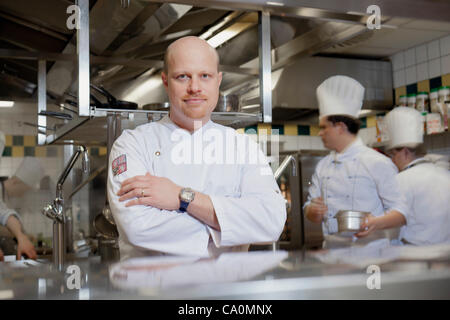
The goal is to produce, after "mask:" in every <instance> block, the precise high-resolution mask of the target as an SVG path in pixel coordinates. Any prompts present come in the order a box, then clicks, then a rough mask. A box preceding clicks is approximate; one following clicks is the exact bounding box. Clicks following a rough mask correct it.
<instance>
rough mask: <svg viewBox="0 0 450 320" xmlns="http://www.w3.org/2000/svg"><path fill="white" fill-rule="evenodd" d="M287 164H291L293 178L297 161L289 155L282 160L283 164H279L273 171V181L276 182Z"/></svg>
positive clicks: (295, 173)
mask: <svg viewBox="0 0 450 320" xmlns="http://www.w3.org/2000/svg"><path fill="white" fill-rule="evenodd" d="M289 162H291V163H292V175H293V176H294V177H295V176H296V175H297V160H295V157H294V156H293V155H289V156H287V157H286V158H285V159H284V160H283V162H282V163H281V164H280V166H279V167H278V168H277V170H275V173H274V174H273V175H274V177H275V180H277V179H278V178H279V177H280V176H281V174H282V173H283V172H284V170H286V168H287V166H288V165H289Z"/></svg>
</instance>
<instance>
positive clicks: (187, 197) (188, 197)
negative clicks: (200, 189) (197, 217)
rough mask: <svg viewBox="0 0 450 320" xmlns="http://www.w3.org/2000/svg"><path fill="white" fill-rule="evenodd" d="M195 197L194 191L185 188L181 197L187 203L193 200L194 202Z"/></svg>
mask: <svg viewBox="0 0 450 320" xmlns="http://www.w3.org/2000/svg"><path fill="white" fill-rule="evenodd" d="M194 195H195V192H194V190H192V189H190V188H184V189H183V190H181V195H180V197H181V199H182V200H183V201H185V202H191V201H192V200H194Z"/></svg>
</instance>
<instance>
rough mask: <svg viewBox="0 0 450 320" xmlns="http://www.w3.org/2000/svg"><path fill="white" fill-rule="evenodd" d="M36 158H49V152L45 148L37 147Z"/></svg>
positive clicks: (35, 149) (35, 150)
mask: <svg viewBox="0 0 450 320" xmlns="http://www.w3.org/2000/svg"><path fill="white" fill-rule="evenodd" d="M34 156H35V157H39V158H44V157H46V156H47V150H46V149H45V147H36V148H34Z"/></svg>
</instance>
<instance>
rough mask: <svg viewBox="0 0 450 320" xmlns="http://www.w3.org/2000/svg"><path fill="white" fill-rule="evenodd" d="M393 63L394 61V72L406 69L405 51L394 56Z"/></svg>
mask: <svg viewBox="0 0 450 320" xmlns="http://www.w3.org/2000/svg"><path fill="white" fill-rule="evenodd" d="M391 61H392V69H393V70H394V71H398V70H400V69H403V68H405V58H404V54H403V51H402V52H399V53H396V54H394V55H393V56H392V57H391Z"/></svg>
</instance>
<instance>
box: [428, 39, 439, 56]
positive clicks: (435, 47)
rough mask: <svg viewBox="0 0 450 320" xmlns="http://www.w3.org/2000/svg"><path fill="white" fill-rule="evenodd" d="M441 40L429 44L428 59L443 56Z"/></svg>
mask: <svg viewBox="0 0 450 320" xmlns="http://www.w3.org/2000/svg"><path fill="white" fill-rule="evenodd" d="M439 47H440V46H439V40H435V41H431V42H429V43H428V44H427V49H428V60H433V59H436V58H439V57H440V56H441V52H440V49H439Z"/></svg>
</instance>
